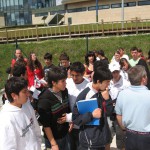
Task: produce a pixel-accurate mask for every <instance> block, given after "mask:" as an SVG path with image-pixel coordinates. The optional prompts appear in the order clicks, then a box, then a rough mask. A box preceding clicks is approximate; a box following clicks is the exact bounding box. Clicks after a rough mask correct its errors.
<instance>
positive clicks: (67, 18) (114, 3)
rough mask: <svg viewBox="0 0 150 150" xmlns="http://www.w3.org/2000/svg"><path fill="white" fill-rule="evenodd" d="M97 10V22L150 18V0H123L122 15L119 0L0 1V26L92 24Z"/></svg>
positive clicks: (120, 1)
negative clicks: (53, 22)
mask: <svg viewBox="0 0 150 150" xmlns="http://www.w3.org/2000/svg"><path fill="white" fill-rule="evenodd" d="M96 1H97V2H98V4H97V5H96ZM57 5H58V6H57ZM96 10H98V14H97V16H98V22H101V20H102V19H103V20H104V21H105V22H111V21H121V20H122V19H124V20H134V19H135V18H138V19H150V11H149V10H150V0H124V17H123V11H122V10H123V9H122V0H0V26H12V25H26V24H43V23H47V24H50V22H51V20H55V24H58V23H60V22H61V23H62V22H63V23H64V24H68V23H71V24H82V23H95V22H96ZM59 15H61V17H60V16H59ZM62 16H63V17H62ZM43 20H44V22H43Z"/></svg>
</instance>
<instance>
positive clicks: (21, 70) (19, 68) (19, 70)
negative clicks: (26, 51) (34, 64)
mask: <svg viewBox="0 0 150 150" xmlns="http://www.w3.org/2000/svg"><path fill="white" fill-rule="evenodd" d="M12 73H13V76H15V77H21V75H23V76H24V75H25V73H26V67H25V65H17V64H15V65H14V67H13V70H12Z"/></svg>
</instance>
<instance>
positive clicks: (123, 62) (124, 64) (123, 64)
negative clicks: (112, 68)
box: [119, 58, 131, 80]
mask: <svg viewBox="0 0 150 150" xmlns="http://www.w3.org/2000/svg"><path fill="white" fill-rule="evenodd" d="M119 64H120V69H121V72H120V74H121V76H122V77H123V78H124V79H126V80H128V74H127V71H128V70H129V69H130V68H131V65H130V64H129V62H128V61H127V59H126V58H121V59H120V62H119Z"/></svg>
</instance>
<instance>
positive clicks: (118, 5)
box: [111, 3, 121, 8]
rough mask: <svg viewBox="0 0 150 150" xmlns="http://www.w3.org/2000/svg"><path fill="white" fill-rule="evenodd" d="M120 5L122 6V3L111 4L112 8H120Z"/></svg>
mask: <svg viewBox="0 0 150 150" xmlns="http://www.w3.org/2000/svg"><path fill="white" fill-rule="evenodd" d="M120 7H121V3H117V4H111V8H120Z"/></svg>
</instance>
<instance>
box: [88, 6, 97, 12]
mask: <svg viewBox="0 0 150 150" xmlns="http://www.w3.org/2000/svg"><path fill="white" fill-rule="evenodd" d="M92 10H96V6H91V7H88V11H92Z"/></svg>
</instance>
